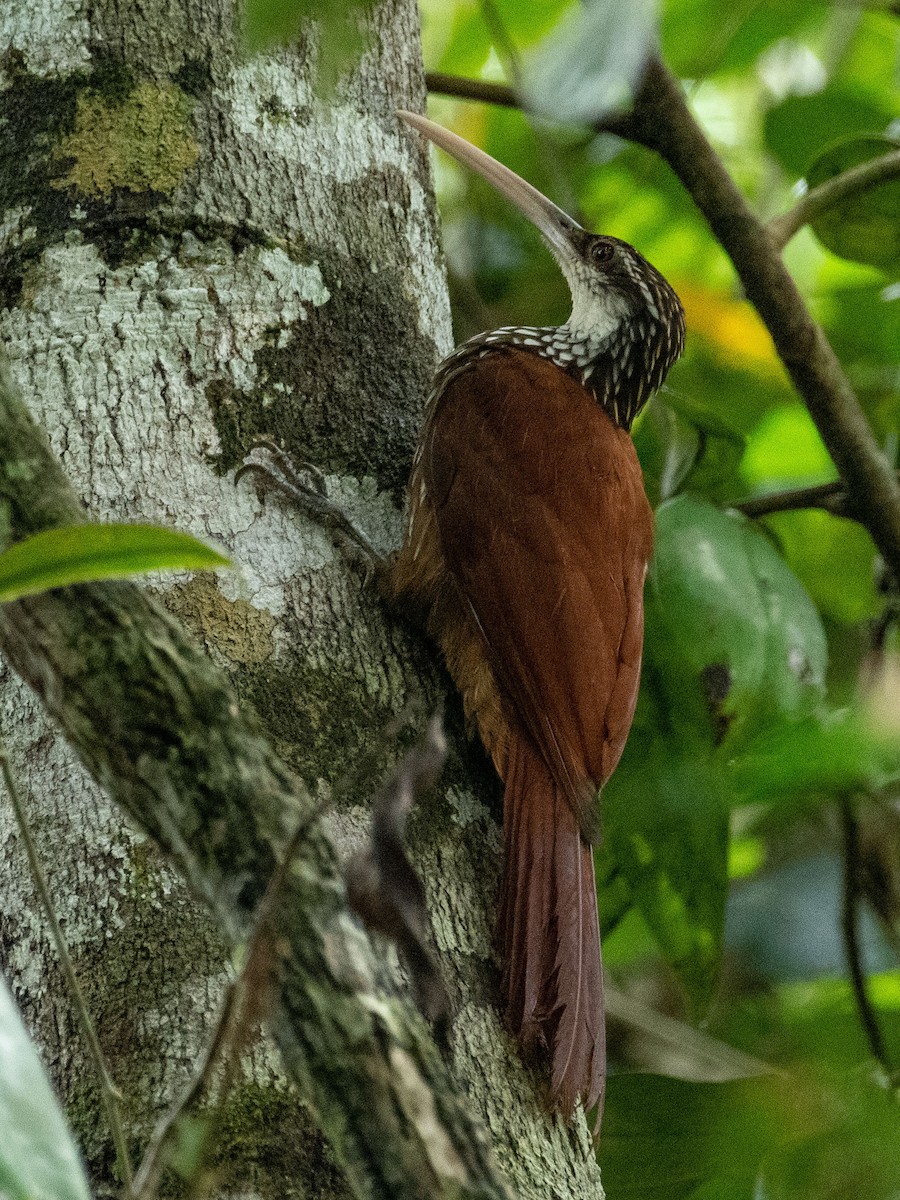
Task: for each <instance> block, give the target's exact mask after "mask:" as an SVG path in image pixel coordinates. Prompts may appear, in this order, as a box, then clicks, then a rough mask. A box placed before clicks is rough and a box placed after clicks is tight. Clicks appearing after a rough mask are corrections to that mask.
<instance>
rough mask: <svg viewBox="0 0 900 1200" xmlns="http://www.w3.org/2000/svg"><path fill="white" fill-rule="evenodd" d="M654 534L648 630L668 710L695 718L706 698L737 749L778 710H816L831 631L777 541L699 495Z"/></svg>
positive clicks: (664, 512) (665, 508)
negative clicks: (827, 631) (750, 731)
mask: <svg viewBox="0 0 900 1200" xmlns="http://www.w3.org/2000/svg"><path fill="white" fill-rule="evenodd" d="M656 537H657V546H656V553H655V555H654V559H653V563H652V565H651V570H650V575H649V579H648V588H647V617H646V627H647V635H648V642H649V644H650V650H651V653H652V655H653V658H654V661H655V662H656V663H657V664H658V668H659V670H660V673H661V679H662V687H663V690H664V691H665V692H666V693H667V695H668V696H669V703H670V705H671V707H672V708H673V709H674V710H676V712H682V713H683V714H684V718H685V721H686V722H694V721H696V719H697V714H698V697H702V698H703V699H705V702H706V707H707V709H708V713H709V718H710V720H711V721H712V722H713V723H714V725H716V726H717V732H718V735H719V738H722V737H725V736H727V737H728V739H729V743H730V744H732V745H733V744H734V742H735V741H736V740H737V739H738V738H739V737H741V736H743V735H744V734H745V733H746V731H747V730H748V729H750V728H753V727H756V726H759V725H760V724H764V723H765V722H766V721H767V720H768V719H770V718H771V717H772V716H773V715H780V714H795V713H802V712H807V711H811V710H812V709H813V708H814V707H816V706H817V705H818V703H819V702H820V701H821V698H822V695H823V692H824V676H825V667H826V662H827V643H826V639H825V633H824V630H823V628H822V622H821V620H820V618H819V615H818V613H817V612H816V610H815V607H814V606H813V604H812V601H811V600H810V599H809V596H808V595H807V594H806V592H805V590H804V589H803V587H802V585H801V584H800V582H799V580H798V579H797V577H796V576H795V575H794V574H793V572H792V571H791V570H790V568H789V567H788V566H787V564H786V563H785V562H784V560H783V559H782V558H781V556H780V555H779V554H778V552H777V551H776V550H775V548H774V546H772V544H771V542H769V540H768V539H767V538H766V537H765V536H764V535H763V534H762V533H761V532H760V531H759V530H758V529H756V528H755V527H754V526H753V525H752V524H751V523H750V522H749V521H747V520H745V519H744V518H742V517H739V516H737V515H736V514H731V513H724V512H721V511H720V510H718V509H716V508H714V507H713V506H712V505H711V504H708V503H706V502H705V501H702V500H699V499H697V498H696V497H692V496H679V497H677V498H676V499H675V500H671V501H669V502H667V503H666V504H663V505H662V506H661V507H660V508H659V510H658V511H657V517H656ZM683 723H684V722H683Z"/></svg>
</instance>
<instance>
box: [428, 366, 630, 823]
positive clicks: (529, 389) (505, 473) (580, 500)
mask: <svg viewBox="0 0 900 1200" xmlns="http://www.w3.org/2000/svg"><path fill="white" fill-rule="evenodd" d="M423 468H424V472H425V481H426V485H427V487H428V492H429V495H430V497H431V499H432V501H433V503H434V505H435V510H436V514H437V522H438V528H439V531H440V538H441V544H442V547H443V552H444V555H445V558H446V562H447V566H448V567H449V570H450V572H451V574H452V576H453V579H454V580H455V582H456V584H457V586H458V588H459V590H460V593H461V595H462V597H463V600H464V603H465V604H466V605H467V606H468V608H469V610H470V612H471V614H472V618H473V620H474V621H475V622H476V623H477V625H478V627H479V629H480V631H481V634H482V636H483V638H484V642H485V646H486V648H487V653H488V657H489V660H490V663H491V666H492V668H493V670H494V673H495V675H496V677H497V680H498V684H499V686H500V689H501V691H502V693H503V696H504V699H505V701H506V702H507V704H508V706H509V707H510V709H511V715H513V716H515V717H517V718H518V720H519V721H520V722H521V724H522V725H523V726H524V727H525V729H526V730H527V731H528V733H529V734H530V735H531V737H532V739H533V740H534V742H535V743H536V744H537V746H538V748H539V749H540V751H541V754H542V756H543V757H544V759H545V761H546V762H547V763H548V765H549V766H550V768H551V771H552V772H553V774H554V777H555V778H556V779H557V781H558V783H559V785H560V786H561V787H563V788H564V789H565V791H566V792H567V793H568V794H569V795H570V796H571V797H572V799H573V801H575V802H577V801H578V798H579V796H580V795H581V794H582V793H583V789H584V786H585V781H587V780H589V781H591V782H592V783H593V784H596V785H602V784H603V783H604V782H605V781H606V779H607V778H608V777H609V775H610V774H611V773H612V771H613V769H614V768H615V766H616V763H617V762H618V760H619V756H620V755H621V753H622V749H623V747H624V744H625V739H626V737H627V734H628V729H629V727H630V725H631V718H632V716H633V713H634V705H635V700H636V698H637V688H638V678H639V674H640V662H641V648H642V641H643V599H642V594H643V583H644V574H645V571H646V566H647V562H648V559H649V557H650V550H651V544H652V514H651V511H650V507H649V505H648V503H647V499H646V495H645V493H644V487H643V481H642V478H641V472H640V467H639V465H638V461H637V456H636V454H635V452H634V446H633V445H632V442H631V438H630V437H629V436H628V434H627V433H625V432H624V431H623V430H621V429H619V428H617V427H616V426H615V425H613V423H612V422H611V421H610V419H609V418H608V417H607V416H606V414H605V413H604V412H603V410H602V409H601V408H600V407H599V406H598V405H597V404H596V402H595V401H594V400H593V399H592V398H591V397H590V396H589V395H588V393H587V392H586V391H585V390H584V389H583V388H582V387H580V386H579V385H578V384H577V383H576V382H575V381H574V380H573V379H571V378H570V377H569V376H568V375H567V374H566V373H565V372H564V371H562V370H561V369H560V368H558V367H556V366H554V365H553V364H552V363H550V362H548V361H546V360H545V359H541V358H539V357H537V356H536V355H532V354H528V353H527V352H525V351H516V350H496V351H491V352H490V353H488V354H486V355H485V356H484V357H483V358H482V359H480V360H479V361H478V362H477V364H475V366H474V367H472V368H471V369H470V370H468V371H465V372H464V373H462V374H460V375H459V376H458V377H457V378H456V379H454V380H451V382H450V383H449V384H448V386H447V388H446V390H445V392H444V393H443V395H442V396H441V398H440V401H439V403H438V405H437V408H436V410H435V412H434V414H433V416H432V418H431V422H430V428H429V430H428V433H427V435H426V457H425V461H424V463H423Z"/></svg>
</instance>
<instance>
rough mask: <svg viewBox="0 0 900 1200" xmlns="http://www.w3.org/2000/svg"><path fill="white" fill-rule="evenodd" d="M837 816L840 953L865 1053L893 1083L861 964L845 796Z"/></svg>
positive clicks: (851, 818) (855, 848)
mask: <svg viewBox="0 0 900 1200" xmlns="http://www.w3.org/2000/svg"><path fill="white" fill-rule="evenodd" d="M838 813H839V814H840V818H841V832H842V834H843V840H844V896H843V906H842V910H841V929H842V931H843V934H844V950H845V952H846V955H847V966H848V968H849V970H850V983H851V985H852V987H853V998H854V1000H855V1001H856V1008H857V1012H858V1013H859V1019H860V1023H861V1024H862V1027H863V1031H864V1032H865V1035H866V1040H867V1041H868V1043H869V1050H870V1051H871V1053H872V1057H873V1058H874V1059H875V1061H876V1062H878V1063H880V1064H881V1066H882V1068H883V1069H884V1072H885V1074H886V1075H887V1077H888V1079H889V1080H891V1081H893V1080H894V1078H895V1076H894V1070H895V1069H894V1067H893V1065H892V1063H891V1060H890V1058H889V1056H888V1052H887V1047H886V1045H885V1042H884V1037H883V1035H882V1032H881V1027H880V1025H879V1024H878V1017H877V1015H876V1013H875V1009H874V1007H873V1005H872V1000H871V997H870V996H869V989H868V984H867V981H866V974H865V970H864V969H863V964H862V953H861V947H860V944H859V930H858V928H857V920H856V914H857V908H858V903H859V882H860V877H861V864H860V856H859V828H858V826H857V822H856V814H855V813H854V811H853V805H852V803H851V801H850V799H849V797H847V796H840V797H839V798H838Z"/></svg>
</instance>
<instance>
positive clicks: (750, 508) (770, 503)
mask: <svg viewBox="0 0 900 1200" xmlns="http://www.w3.org/2000/svg"><path fill="white" fill-rule="evenodd" d="M728 507H729V508H733V509H736V510H737V512H742V513H743V514H744V516H745V517H767V516H768V515H769V514H770V513H779V512H794V511H795V510H797V509H800V508H822V509H824V510H825V512H829V513H831V514H832V515H833V516H835V517H849V516H850V513H849V511H848V505H847V489H846V488H845V487H844V485H843V483H841V481H840V480H839V479H838V480H835V481H834V482H833V483H817V484H815V486H813V487H806V488H794V489H792V490H790V491H785V492H769V493H768V494H767V495H765V496H754V497H753V498H752V499H750V500H739V501H738V502H737V503H736V504H729V505H728Z"/></svg>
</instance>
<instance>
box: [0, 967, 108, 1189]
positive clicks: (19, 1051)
mask: <svg viewBox="0 0 900 1200" xmlns="http://www.w3.org/2000/svg"><path fill="white" fill-rule="evenodd" d="M0 1196H2V1197H3V1200H88V1197H89V1192H88V1187H87V1181H86V1180H85V1176H84V1171H83V1169H82V1166H81V1160H80V1158H79V1156H78V1151H77V1150H76V1148H75V1144H74V1142H73V1141H72V1138H71V1135H70V1133H69V1130H68V1128H67V1126H66V1122H65V1119H64V1118H63V1115H62V1112H61V1111H60V1108H59V1105H58V1104H57V1101H56V1097H55V1096H54V1095H53V1091H52V1089H51V1087H50V1083H49V1081H48V1079H47V1076H46V1075H45V1074H44V1069H43V1067H42V1066H41V1064H40V1062H39V1060H38V1057H37V1054H36V1053H35V1051H34V1047H33V1046H32V1044H31V1040H30V1038H29V1037H28V1034H27V1033H26V1031H25V1026H24V1025H23V1024H22V1021H21V1018H20V1017H19V1014H18V1012H17V1011H16V1006H15V1004H14V1003H13V999H12V996H10V994H9V991H8V989H7V987H6V984H5V983H4V981H3V979H2V978H0Z"/></svg>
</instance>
